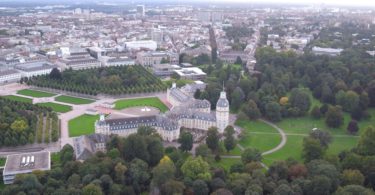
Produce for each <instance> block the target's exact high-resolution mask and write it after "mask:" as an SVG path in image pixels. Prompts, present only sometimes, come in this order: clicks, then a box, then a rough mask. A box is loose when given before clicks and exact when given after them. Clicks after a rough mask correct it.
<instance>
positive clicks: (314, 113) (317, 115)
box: [310, 106, 322, 119]
mask: <svg viewBox="0 0 375 195" xmlns="http://www.w3.org/2000/svg"><path fill="white" fill-rule="evenodd" d="M310 115H311V116H312V117H313V118H315V119H320V117H322V113H321V112H320V108H319V107H318V106H314V107H313V109H312V110H311V112H310Z"/></svg>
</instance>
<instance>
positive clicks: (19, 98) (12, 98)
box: [4, 95, 33, 103]
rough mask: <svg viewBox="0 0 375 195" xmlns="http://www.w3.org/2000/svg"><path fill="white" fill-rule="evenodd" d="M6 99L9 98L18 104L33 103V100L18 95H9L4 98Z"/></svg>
mask: <svg viewBox="0 0 375 195" xmlns="http://www.w3.org/2000/svg"><path fill="white" fill-rule="evenodd" d="M4 98H7V99H10V100H13V101H18V102H26V103H33V100H32V99H30V98H24V97H21V96H16V95H7V96H4Z"/></svg>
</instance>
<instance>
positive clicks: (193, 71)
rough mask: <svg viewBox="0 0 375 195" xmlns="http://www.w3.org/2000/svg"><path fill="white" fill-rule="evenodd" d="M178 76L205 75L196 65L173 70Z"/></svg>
mask: <svg viewBox="0 0 375 195" xmlns="http://www.w3.org/2000/svg"><path fill="white" fill-rule="evenodd" d="M174 71H175V72H176V73H177V74H179V75H180V76H189V75H206V73H205V72H203V71H202V69H200V68H198V67H190V68H182V69H179V70H174Z"/></svg>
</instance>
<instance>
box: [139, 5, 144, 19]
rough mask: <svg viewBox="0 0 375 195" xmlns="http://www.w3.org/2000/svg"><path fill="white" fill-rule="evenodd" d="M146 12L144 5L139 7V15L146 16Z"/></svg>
mask: <svg viewBox="0 0 375 195" xmlns="http://www.w3.org/2000/svg"><path fill="white" fill-rule="evenodd" d="M145 13H146V10H145V6H144V5H137V14H138V15H140V16H142V17H143V16H145Z"/></svg>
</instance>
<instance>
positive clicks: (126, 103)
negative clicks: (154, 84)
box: [115, 97, 168, 112]
mask: <svg viewBox="0 0 375 195" xmlns="http://www.w3.org/2000/svg"><path fill="white" fill-rule="evenodd" d="M134 106H152V107H156V108H158V109H159V110H160V111H161V112H166V111H167V110H168V107H167V106H166V105H165V104H164V103H163V102H161V101H160V100H159V98H157V97H149V98H137V99H123V100H117V101H116V102H115V109H116V110H121V109H124V108H129V107H134Z"/></svg>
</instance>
